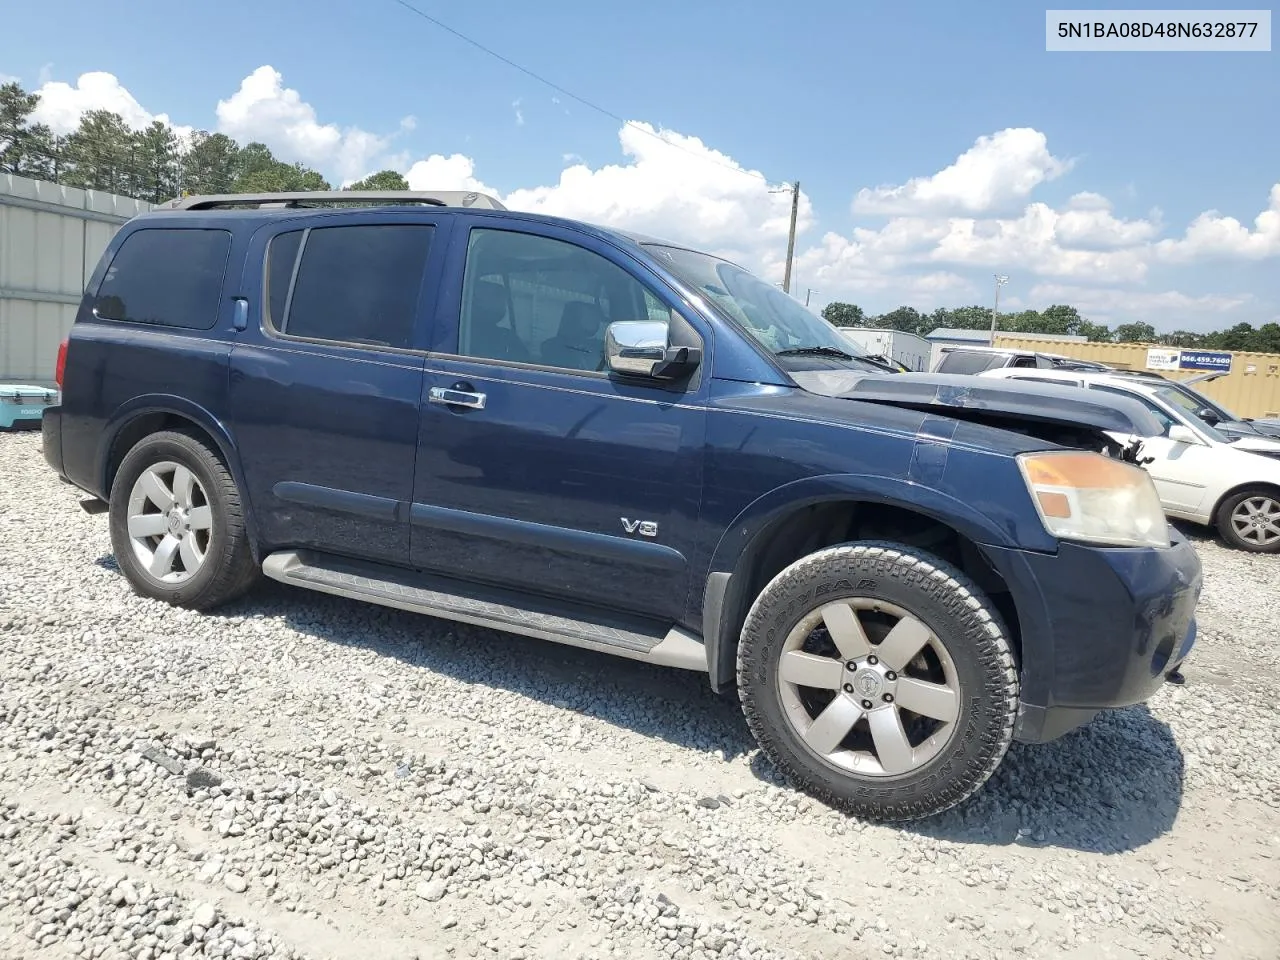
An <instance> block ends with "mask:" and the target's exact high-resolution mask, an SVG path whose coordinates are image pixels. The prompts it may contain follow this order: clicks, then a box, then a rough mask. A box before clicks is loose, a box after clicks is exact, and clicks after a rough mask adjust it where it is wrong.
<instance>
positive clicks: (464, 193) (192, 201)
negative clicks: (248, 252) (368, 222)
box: [155, 190, 507, 210]
mask: <svg viewBox="0 0 1280 960" xmlns="http://www.w3.org/2000/svg"><path fill="white" fill-rule="evenodd" d="M336 204H350V205H352V206H374V205H381V204H404V205H408V206H430V207H478V208H480V209H483V210H505V209H507V208H506V207H504V206H503V205H502V204H501V203H500V202H499V201H498V199H497V197H491V196H489V195H488V194H487V193H476V192H475V191H472V190H306V191H299V192H296V193H218V194H206V195H204V196H190V197H175V198H174V199H172V200H170V201H168V202H167V203H162V204H160V205H159V206H157V207H156V208H155V209H157V210H219V209H227V208H234V207H253V208H257V209H270V208H284V209H305V208H307V207H311V206H326V207H327V206H333V205H336Z"/></svg>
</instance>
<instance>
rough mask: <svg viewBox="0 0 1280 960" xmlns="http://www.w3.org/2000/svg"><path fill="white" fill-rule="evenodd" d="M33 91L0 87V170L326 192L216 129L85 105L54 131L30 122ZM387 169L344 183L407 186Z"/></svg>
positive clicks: (79, 181) (151, 197) (180, 188)
mask: <svg viewBox="0 0 1280 960" xmlns="http://www.w3.org/2000/svg"><path fill="white" fill-rule="evenodd" d="M39 103H40V95H39V94H38V93H28V92H27V91H26V90H24V89H23V88H22V87H21V86H20V85H19V84H17V83H5V84H3V85H0V173H12V174H16V175H18V176H21V177H31V178H32V179H35V180H47V181H50V182H52V183H59V184H65V185H66V186H70V187H81V188H84V189H88V190H103V191H106V192H108V193H115V194H119V195H121V196H126V197H134V198H136V199H139V200H146V201H148V202H150V203H162V202H164V201H165V200H170V199H172V198H174V197H177V196H181V195H182V194H184V193H187V194H210V193H274V192H277V191H298V190H332V189H333V187H332V186H331V185H330V183H329V182H328V181H327V180H326V179H325V178H324V177H323V176H322V175H321V174H320V173H319V172H317V171H316V170H313V169H311V168H310V167H308V166H306V165H304V164H301V163H287V162H285V161H283V160H280V159H278V158H277V157H275V156H274V155H273V154H272V152H271V150H270V148H269V147H267V145H266V144H264V143H258V142H256V141H255V142H253V143H246V144H244V145H241V144H239V143H237V142H236V141H235V140H233V139H232V138H231V137H228V136H227V135H226V134H222V133H210V132H209V131H207V130H197V131H195V132H194V133H193V134H192V135H191V136H190V137H189V138H188V139H187V140H186V142H183V141H181V140H179V138H178V137H177V136H176V135H175V134H174V132H173V130H172V129H170V128H169V127H168V126H166V125H165V124H164V123H161V122H160V121H159V120H157V121H155V122H153V123H152V124H151V125H150V126H148V127H145V128H144V129H142V130H134V129H132V128H131V127H130V126H129V125H128V124H127V123H125V121H124V119H123V118H122V117H120V115H119V114H116V113H112V112H111V111H109V110H90V111H88V112H87V113H85V114H84V116H83V117H81V118H80V124H79V126H78V127H77V128H76V129H75V130H74V131H72V132H71V133H69V134H66V135H64V136H59V135H57V134H55V133H54V132H53V131H52V130H51V129H50V128H49V127H48V126H47V125H46V124H43V123H33V122H32V114H34V113H35V110H36V107H37V106H39ZM408 187H409V185H408V183H406V182H405V179H404V177H403V176H402V175H401V174H399V173H397V172H396V171H394V170H383V171H380V172H379V173H375V174H373V175H372V176H370V177H367V178H366V179H364V180H361V181H359V182H357V183H353V184H351V185H350V186H349V187H348V188H347V189H352V190H407V189H408Z"/></svg>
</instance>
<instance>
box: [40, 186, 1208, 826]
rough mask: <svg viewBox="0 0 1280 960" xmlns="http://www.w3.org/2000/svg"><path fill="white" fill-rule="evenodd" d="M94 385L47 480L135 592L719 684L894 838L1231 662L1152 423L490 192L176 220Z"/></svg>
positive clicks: (794, 765) (132, 296)
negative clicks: (1198, 661)
mask: <svg viewBox="0 0 1280 960" xmlns="http://www.w3.org/2000/svg"><path fill="white" fill-rule="evenodd" d="M57 380H58V383H59V385H60V387H61V389H62V394H61V402H60V404H58V405H55V406H53V407H51V408H49V409H48V410H47V411H46V412H45V415H44V418H43V431H44V452H45V457H46V459H47V460H48V462H49V464H50V466H51V468H52V469H53V470H55V471H56V472H57V473H58V474H59V475H60V476H61V477H63V478H64V479H66V480H67V481H69V482H70V483H71V484H73V485H74V486H76V487H78V488H80V489H81V490H83V491H85V492H86V493H87V494H88V496H87V498H86V499H85V500H84V505H85V507H86V509H88V510H90V511H93V512H105V513H106V515H107V517H106V522H107V526H108V528H109V530H110V536H111V541H112V544H113V547H114V552H115V557H116V560H117V562H118V564H119V567H120V571H121V573H122V575H123V577H124V578H125V580H126V581H127V582H128V584H129V585H131V587H132V588H133V590H135V591H136V592H137V593H139V594H141V595H143V596H145V597H150V598H153V599H154V600H156V601H157V602H162V603H169V604H174V605H177V606H180V607H186V608H191V609H195V610H209V609H212V608H215V607H217V606H219V605H221V604H225V603H227V602H228V601H230V600H232V599H233V598H236V597H239V596H241V595H242V594H244V593H245V592H246V591H248V590H250V589H251V587H252V586H253V584H254V583H255V581H256V580H257V579H258V578H259V577H260V576H262V575H265V576H267V577H271V578H274V579H275V580H278V581H281V582H283V583H286V584H290V585H293V586H295V587H297V588H299V589H301V590H312V591H320V592H323V593H330V594H337V595H340V596H344V597H350V598H354V599H357V600H360V601H365V602H369V603H374V604H383V605H386V606H391V607H398V608H401V609H405V610H410V611H415V612H418V613H422V614H427V615H430V616H432V617H437V618H445V619H451V620H456V621H461V622H465V623H470V624H477V625H480V626H484V627H489V628H493V629H495V630H499V631H503V632H505V633H508V634H513V635H524V636H527V637H534V638H538V639H542V640H548V641H554V642H557V643H562V644H568V645H571V646H575V647H580V648H585V649H586V650H589V651H596V652H597V653H599V654H609V655H613V656H617V657H623V658H629V659H631V660H636V661H640V662H641V663H644V664H650V665H655V666H658V667H664V668H677V669H686V670H694V671H698V672H699V673H701V674H703V675H704V676H706V677H707V678H708V682H709V684H710V686H711V687H712V688H713V689H714V690H716V691H720V692H723V693H726V694H730V695H733V696H735V697H736V698H737V699H738V700H739V701H740V702H741V707H742V711H743V713H744V715H745V723H746V725H747V726H748V727H749V728H750V730H751V732H752V734H754V736H755V738H756V740H757V741H758V743H759V745H760V748H761V750H762V751H763V753H764V754H765V755H766V756H767V758H768V759H769V760H770V761H772V763H773V764H775V765H776V767H777V768H778V769H779V770H780V771H781V772H782V773H784V774H785V775H786V777H788V778H789V779H790V780H791V782H793V783H794V784H796V785H797V786H799V787H800V788H802V789H804V790H806V791H808V792H809V793H811V794H812V795H814V796H816V797H818V798H821V799H822V800H823V801H825V802H828V803H830V804H832V805H834V806H836V807H838V808H840V809H843V810H846V811H849V812H851V813H853V814H856V815H860V816H865V817H870V818H876V819H886V820H906V819H914V818H919V817H925V816H930V815H933V814H937V813H938V812H940V811H943V810H946V809H948V808H950V807H953V806H955V805H956V804H959V803H961V802H963V801H964V800H965V799H966V798H968V797H969V796H971V795H972V794H973V793H974V792H975V791H977V790H979V789H980V788H981V787H982V786H983V784H984V783H986V782H987V781H988V780H989V778H991V776H992V775H993V774H994V773H995V772H996V771H997V769H998V768H999V767H1000V764H1001V762H1002V760H1003V758H1004V757H1005V754H1006V751H1007V750H1008V748H1009V745H1010V744H1011V743H1012V742H1014V741H1015V740H1016V741H1021V742H1027V743H1038V742H1045V741H1050V740H1053V739H1055V738H1057V737H1059V736H1061V735H1063V734H1064V733H1066V732H1068V731H1070V730H1072V729H1074V728H1077V727H1079V726H1080V725H1082V724H1085V723H1088V722H1089V721H1090V720H1091V719H1092V718H1093V717H1094V716H1095V715H1096V714H1097V713H1098V712H1099V711H1102V710H1107V709H1110V708H1115V707H1123V706H1126V705H1129V704H1135V703H1139V702H1141V701H1144V700H1146V699H1147V698H1149V697H1150V696H1151V695H1152V694H1153V693H1155V692H1156V691H1157V690H1158V689H1159V688H1160V686H1161V684H1163V683H1164V682H1165V681H1166V679H1167V678H1170V679H1175V680H1176V679H1178V678H1180V673H1179V667H1180V665H1181V664H1182V663H1183V661H1184V659H1185V658H1186V657H1187V655H1188V652H1189V651H1190V649H1191V647H1192V644H1193V643H1194V641H1195V636H1196V621H1195V608H1196V604H1197V600H1198V597H1199V593H1200V587H1201V567H1200V562H1199V559H1198V557H1197V555H1196V553H1195V550H1194V549H1193V548H1192V546H1191V545H1190V544H1189V543H1188V542H1187V541H1186V540H1185V538H1183V537H1182V536H1180V535H1179V534H1178V533H1177V532H1176V531H1175V530H1172V529H1171V528H1170V527H1169V525H1168V523H1167V522H1166V520H1165V516H1164V513H1163V511H1162V510H1161V506H1160V500H1159V497H1158V496H1157V494H1156V490H1155V488H1154V486H1153V485H1152V481H1151V478H1150V476H1149V475H1148V474H1147V473H1146V472H1145V471H1144V470H1143V469H1141V467H1139V466H1137V465H1135V464H1134V463H1133V462H1132V459H1133V451H1132V449H1131V446H1130V444H1128V443H1127V442H1126V441H1125V440H1124V438H1127V437H1130V436H1133V437H1140V436H1149V435H1151V434H1152V432H1153V431H1154V429H1155V425H1154V424H1153V423H1152V422H1151V419H1150V415H1149V414H1148V412H1147V411H1146V410H1145V409H1144V408H1143V407H1142V406H1141V405H1140V404H1138V403H1136V402H1132V401H1128V400H1126V399H1125V398H1123V397H1107V396H1103V395H1096V396H1094V395H1090V394H1088V393H1086V392H1085V391H1081V390H1073V389H1069V388H1062V389H1055V388H1053V387H1044V386H1040V385H1035V384H1018V383H1012V382H1011V383H996V382H993V381H983V380H980V379H978V378H974V377H961V376H946V375H930V374H908V373H900V374H892V373H889V372H888V371H886V370H885V369H884V367H883V366H882V365H880V364H877V363H876V362H875V361H873V360H870V359H868V358H867V357H864V356H861V355H860V354H859V348H857V347H855V346H854V345H852V344H851V343H850V342H849V341H848V340H847V339H845V338H843V337H842V336H841V335H840V334H839V333H838V332H837V331H836V330H835V329H834V328H832V327H831V326H830V325H828V324H827V323H826V322H825V321H823V320H821V319H820V318H818V317H816V316H815V315H814V314H812V313H810V312H809V311H808V310H806V309H804V308H803V307H802V306H801V305H800V304H799V303H798V302H797V301H795V300H794V299H792V298H791V297H789V296H787V295H786V294H784V293H782V292H781V291H780V290H778V289H777V288H776V287H774V286H773V285H772V284H770V283H768V282H766V281H764V280H761V279H760V278H758V277H756V276H754V275H753V274H752V273H750V272H749V271H747V270H745V269H743V268H741V267H739V266H737V265H735V264H733V263H730V262H728V261H727V260H725V259H722V258H720V257H717V256H714V255H712V254H710V253H706V252H702V251H699V250H696V249H692V248H690V247H688V246H687V245H682V244H678V243H670V242H664V241H661V240H656V239H652V238H648V237H643V236H638V235H634V234H628V233H624V232H620V231H617V230H612V229H605V228H601V227H598V226H593V225H590V224H586V223H582V222H578V221H572V220H565V219H557V218H553V217H549V216H540V215H533V214H526V213H518V212H514V211H510V210H507V209H505V208H504V207H503V205H502V204H501V203H500V202H499V201H498V200H496V199H495V198H492V197H488V196H485V195H483V194H478V193H471V192H468V193H462V192H447V191H445V192H430V191H428V192H414V193H408V192H389V193H369V192H359V191H354V192H352V191H348V192H335V193H312V194H262V195H253V194H246V195H238V196H232V197H226V196H214V197H199V196H196V197H184V198H181V199H179V200H175V201H172V202H171V203H169V204H167V205H163V206H162V207H160V208H157V209H154V210H152V211H150V212H148V213H145V214H143V215H141V216H139V217H136V218H134V219H133V220H131V221H130V222H129V223H128V224H126V225H125V226H124V227H123V228H122V229H121V230H120V231H119V233H118V234H117V235H116V236H115V238H114V239H113V240H112V241H111V244H110V245H109V247H108V248H107V250H106V251H105V253H104V254H103V256H102V259H101V261H100V262H99V264H98V265H97V267H96V269H95V270H94V272H93V274H92V276H91V277H90V280H89V282H88V285H87V288H86V292H85V296H84V299H83V302H82V303H81V305H80V308H79V313H78V316H77V319H76V322H75V324H74V326H73V327H72V329H71V332H70V335H69V337H68V338H67V340H66V341H65V342H64V343H63V345H62V348H61V349H60V351H59V359H58V370H57ZM1046 398H1047V400H1048V401H1050V402H1046ZM1113 437H1119V438H1121V439H1120V440H1119V441H1117V440H1116V439H1114V438H1113ZM423 636H424V638H426V637H428V636H430V634H429V633H428V631H427V629H426V628H425V626H424V631H423ZM460 636H465V634H462V635H460ZM440 637H441V635H440V634H437V635H436V638H435V639H430V640H428V639H424V641H423V642H430V643H442V642H445V641H444V640H442V639H440ZM523 662H524V661H523V659H522V654H521V651H520V647H519V645H518V644H517V643H515V642H514V641H513V645H512V647H511V651H510V654H509V656H507V657H505V658H504V661H503V664H502V668H501V669H502V670H507V671H520V670H521V669H530V670H535V669H538V667H536V666H534V665H533V664H532V663H530V664H529V665H528V666H527V667H524V666H522V664H523ZM581 663H582V664H583V667H584V669H586V670H590V671H599V672H600V673H601V674H604V673H605V672H606V671H609V670H610V669H611V668H610V667H609V666H607V665H606V663H605V661H604V660H603V659H592V660H587V659H584V660H582V661H581ZM246 669H247V670H251V669H252V664H251V663H250V664H247V665H246ZM627 675H628V674H627V673H625V672H623V673H613V678H614V679H611V680H610V681H609V683H610V684H613V683H617V682H626V679H625V678H626V677H627ZM618 677H621V678H622V680H621V681H619V680H618V679H617V678H618ZM672 722H680V721H679V720H678V719H673V720H672ZM493 735H494V736H496V737H501V736H502V731H501V730H494V731H493Z"/></svg>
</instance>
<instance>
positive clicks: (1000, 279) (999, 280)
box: [991, 273, 1009, 347]
mask: <svg viewBox="0 0 1280 960" xmlns="http://www.w3.org/2000/svg"><path fill="white" fill-rule="evenodd" d="M995 278H996V305H995V307H994V308H993V309H992V311H991V346H993V347H994V346H995V345H996V317H997V316H999V314H1000V288H1001V287H1003V286H1004V285H1005V284H1006V283H1008V282H1009V278H1008V277H1006V276H1004V275H1003V274H999V273H997V274H996V275H995Z"/></svg>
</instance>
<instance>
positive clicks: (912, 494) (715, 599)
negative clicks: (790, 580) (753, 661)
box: [702, 471, 1057, 691]
mask: <svg viewBox="0 0 1280 960" xmlns="http://www.w3.org/2000/svg"><path fill="white" fill-rule="evenodd" d="M939 473H940V471H939ZM935 475H938V474H935ZM991 479H993V478H988V480H989V481H990V480H991ZM1019 479H1020V478H1019ZM1005 493H1007V494H1008V495H1009V496H1008V497H1001V496H1000V491H998V490H988V491H986V495H985V497H984V498H978V497H976V496H975V497H974V498H973V499H972V500H967V499H961V498H960V497H958V496H955V495H952V494H950V493H945V492H943V491H941V490H939V489H937V488H936V487H934V486H926V485H924V484H921V483H917V482H912V481H911V480H906V479H902V478H896V477H887V476H876V475H869V474H829V475H825V476H819V477H807V478H804V479H801V480H796V481H793V482H791V483H787V484H784V485H782V486H780V487H776V488H775V489H773V490H770V491H769V492H768V493H766V494H763V495H762V496H760V497H758V498H757V499H756V500H754V501H753V502H752V503H751V504H749V505H748V506H747V507H746V508H745V509H743V510H742V511H741V512H740V513H739V514H738V516H737V517H735V518H734V521H733V523H732V524H730V525H729V527H728V528H727V529H726V530H725V533H724V534H723V535H722V536H721V538H720V541H719V543H718V544H717V546H716V549H715V551H714V553H713V554H712V559H711V563H710V565H709V568H708V575H707V580H706V590H705V593H704V596H703V605H702V636H703V642H704V643H705V645H706V647H707V662H708V665H709V667H710V679H711V685H712V687H713V689H715V690H717V691H720V690H722V689H725V688H727V687H729V686H731V685H732V683H733V675H734V662H733V660H734V654H733V650H734V647H735V641H736V637H735V636H733V631H734V626H735V625H736V624H737V622H738V613H739V612H742V611H743V610H745V607H746V605H748V604H749V603H750V602H751V599H752V598H750V597H747V596H745V592H746V590H747V589H748V586H749V584H747V583H746V580H747V577H745V576H735V574H736V573H738V572H739V571H740V569H741V566H742V561H743V558H744V556H745V555H746V554H747V551H748V550H749V549H750V548H751V547H752V546H753V544H754V542H755V540H756V538H757V537H758V536H759V535H760V534H761V532H763V531H765V530H767V529H768V528H769V527H770V526H771V525H772V524H774V523H775V522H777V521H779V520H781V519H782V518H784V517H786V516H788V515H789V514H791V513H794V512H795V511H796V510H799V509H803V508H805V507H810V506H815V505H818V504H823V503H836V502H842V501H843V502H847V501H857V502H860V503H869V504H879V505H883V506H886V507H897V508H901V509H906V510H911V511H914V512H916V513H919V514H922V515H924V516H928V517H931V518H933V519H934V520H937V521H938V522H939V523H942V524H945V525H946V526H948V527H951V528H952V529H953V530H955V531H957V532H958V533H960V534H961V535H962V536H964V537H967V538H968V539H969V540H971V541H972V542H974V543H976V544H978V545H979V547H980V548H981V546H983V545H994V546H998V547H1002V548H1007V549H1009V550H1014V549H1017V548H1023V549H1032V550H1036V549H1043V550H1046V551H1048V552H1052V551H1053V550H1055V549H1056V546H1057V544H1056V541H1054V540H1053V539H1052V538H1051V537H1050V536H1049V535H1048V533H1047V531H1045V530H1044V528H1043V525H1042V524H1040V523H1039V522H1038V518H1034V519H1035V520H1036V522H1035V523H1034V524H1033V523H1031V522H1030V521H1031V519H1033V518H1028V517H1024V516H1023V515H1022V514H1020V513H1019V511H1017V509H1016V507H1015V504H1014V503H1012V502H1010V500H1011V499H1012V497H1013V495H1014V491H1005ZM1018 494H1019V495H1021V496H1025V490H1024V491H1019V492H1018ZM992 498H995V499H996V500H1002V501H1003V507H1002V509H1001V510H999V511H993V512H995V513H996V514H997V517H998V519H997V518H996V517H993V516H992V515H990V514H988V513H984V512H983V511H981V510H979V509H978V508H977V507H976V506H974V501H977V502H985V501H986V500H991V499H992Z"/></svg>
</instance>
